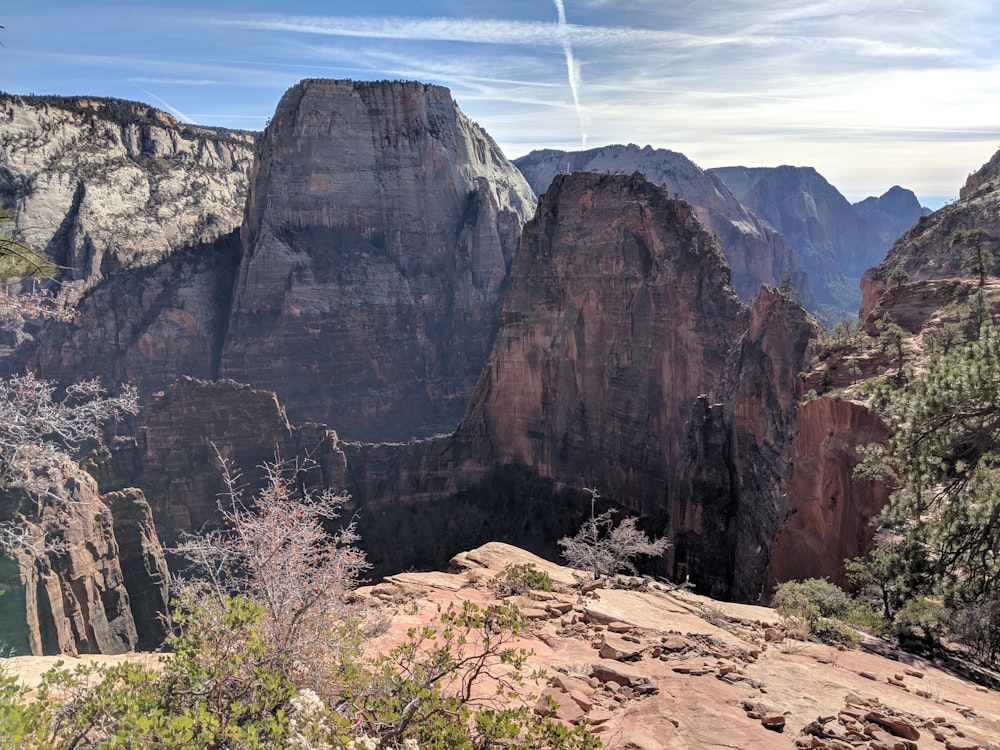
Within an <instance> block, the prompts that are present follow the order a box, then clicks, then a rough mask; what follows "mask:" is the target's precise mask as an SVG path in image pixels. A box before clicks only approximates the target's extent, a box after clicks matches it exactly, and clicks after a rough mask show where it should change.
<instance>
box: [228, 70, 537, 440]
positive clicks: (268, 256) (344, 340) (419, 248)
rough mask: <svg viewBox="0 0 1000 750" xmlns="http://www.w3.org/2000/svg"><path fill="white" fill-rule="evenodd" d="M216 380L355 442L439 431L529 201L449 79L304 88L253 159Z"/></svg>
mask: <svg viewBox="0 0 1000 750" xmlns="http://www.w3.org/2000/svg"><path fill="white" fill-rule="evenodd" d="M255 164H256V166H255V168H254V173H253V177H252V181H251V182H252V184H251V189H250V196H249V200H248V202H247V210H246V217H245V221H244V224H243V229H242V241H243V246H244V254H243V259H242V263H241V265H240V269H239V275H238V278H237V281H236V286H235V291H234V293H233V301H232V310H231V317H230V325H229V329H228V332H227V336H226V341H225V346H224V349H223V353H222V362H221V370H220V375H221V376H222V377H226V378H233V379H236V380H240V381H243V382H249V383H252V384H254V385H255V386H259V387H263V388H268V389H273V390H275V391H276V392H277V393H278V394H279V397H280V398H281V400H282V402H283V403H284V404H285V405H286V406H287V408H288V410H289V414H290V415H292V417H293V419H295V420H298V421H302V420H317V421H325V422H329V423H330V424H336V425H337V426H338V429H339V430H341V431H342V432H343V433H344V434H345V435H348V436H350V437H352V438H363V439H381V440H385V439H390V440H391V439H406V438H409V437H411V436H413V435H415V434H416V435H427V434H433V433H437V432H447V431H449V430H451V429H452V428H453V426H454V424H455V423H456V422H457V420H458V418H459V417H460V416H461V412H462V410H463V409H464V407H465V402H466V400H467V398H468V394H469V392H470V391H471V388H472V385H473V383H474V382H475V378H476V377H477V376H478V374H479V371H480V369H481V368H482V364H483V362H484V361H485V359H486V355H487V353H488V352H489V347H490V344H491V342H492V338H493V335H494V333H495V331H496V320H497V314H498V313H499V308H500V303H501V297H502V293H503V290H504V287H505V284H506V279H507V271H508V269H509V267H510V263H511V260H512V258H513V255H514V250H515V248H516V245H517V238H518V234H519V233H520V229H521V226H522V224H523V223H524V221H526V220H527V218H528V216H529V215H530V212H531V211H532V210H533V208H534V202H535V200H534V196H533V194H532V193H531V190H530V188H529V187H528V185H527V183H525V182H524V180H523V178H522V177H521V175H520V173H519V172H517V170H516V169H515V168H514V167H513V166H512V165H510V164H509V163H508V162H507V160H506V159H505V158H504V156H503V154H502V153H501V152H500V150H499V148H498V147H497V146H496V144H495V143H494V142H493V141H492V140H491V139H490V138H489V136H488V135H487V134H486V133H485V132H484V131H483V130H482V129H480V128H479V127H478V126H477V125H475V124H474V123H472V122H471V121H469V120H468V119H467V118H466V117H465V116H464V115H463V114H462V113H461V112H460V111H459V110H458V108H457V106H456V105H455V103H454V101H453V100H452V98H451V96H450V94H449V92H448V91H447V89H444V88H441V87H437V86H428V85H423V84H419V83H399V82H392V83H388V82H382V83H361V82H357V83H356V82H350V81H321V80H311V81H304V82H302V83H300V84H299V85H297V86H295V87H293V88H292V89H290V90H289V91H288V92H287V93H286V94H285V96H284V97H283V98H282V100H281V102H280V103H279V105H278V108H277V111H276V112H275V115H274V117H273V118H272V120H271V123H270V125H269V126H268V128H267V132H266V133H265V134H264V137H263V138H262V140H261V143H260V146H259V148H258V151H257V158H256V162H255Z"/></svg>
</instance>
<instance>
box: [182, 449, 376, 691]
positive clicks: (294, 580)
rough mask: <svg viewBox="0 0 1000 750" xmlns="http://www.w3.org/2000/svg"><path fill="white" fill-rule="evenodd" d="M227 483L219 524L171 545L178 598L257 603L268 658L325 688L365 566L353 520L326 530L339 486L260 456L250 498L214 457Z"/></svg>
mask: <svg viewBox="0 0 1000 750" xmlns="http://www.w3.org/2000/svg"><path fill="white" fill-rule="evenodd" d="M219 461H220V463H221V466H222V472H223V478H224V480H225V484H226V488H227V489H226V492H225V493H224V494H223V495H222V496H220V498H219V501H218V513H219V518H220V520H221V526H220V528H218V529H216V530H213V531H207V532H204V533H201V534H197V535H193V536H190V537H188V538H187V539H185V540H184V541H183V542H182V543H181V544H180V545H178V547H176V548H175V549H174V550H173V551H174V552H177V553H179V554H181V555H183V556H184V557H186V558H187V559H188V560H190V561H191V563H192V570H190V571H189V573H191V574H193V575H192V577H190V578H188V579H186V580H183V581H181V583H180V593H181V602H182V604H183V603H184V602H185V600H186V601H187V602H194V601H197V602H199V603H201V604H202V605H205V607H207V609H208V611H209V612H211V611H212V610H211V602H213V601H214V602H215V603H216V604H217V606H218V612H219V613H220V615H221V613H222V612H224V605H225V602H226V601H227V600H228V599H229V598H230V597H233V596H242V597H244V598H246V599H247V600H249V601H250V602H252V603H253V604H255V605H256V606H258V607H260V608H261V609H262V610H263V617H262V621H261V624H260V631H259V635H260V637H261V639H262V641H263V643H264V644H266V648H267V650H268V652H269V657H268V658H269V660H270V661H271V664H272V666H274V667H275V668H276V669H279V670H280V671H282V673H286V674H288V676H289V677H290V678H291V679H292V680H293V681H294V682H295V683H296V684H298V685H300V686H308V687H310V688H311V689H313V690H315V691H316V692H317V693H318V694H320V695H324V694H326V693H327V691H329V690H330V689H332V687H333V684H334V681H333V679H332V677H333V674H332V670H333V669H334V668H335V665H336V663H337V662H338V661H339V660H340V657H342V656H343V655H344V651H345V650H349V649H351V648H353V647H355V646H357V645H358V644H357V643H356V639H354V638H353V637H352V636H351V634H352V633H357V632H358V627H357V616H358V611H357V608H356V607H354V605H352V604H351V601H350V599H351V592H352V590H353V589H354V588H355V587H356V586H357V584H358V582H359V580H360V577H361V576H362V574H363V573H364V571H365V570H367V569H368V568H369V567H370V566H369V563H368V562H367V560H366V559H365V555H364V552H362V551H361V550H360V549H359V548H358V547H357V546H356V545H355V543H356V542H357V541H358V538H359V537H358V535H357V532H356V529H355V524H354V523H353V522H352V523H350V524H348V525H347V526H346V527H341V528H339V529H338V530H336V531H334V532H332V533H331V532H329V531H328V530H327V528H326V526H327V525H328V524H330V523H332V522H333V521H334V520H335V519H337V518H338V516H339V514H340V509H341V507H342V505H343V503H344V502H345V501H346V500H347V499H348V496H346V495H339V494H336V493H334V492H333V491H332V490H329V489H327V490H324V491H322V492H319V493H311V492H309V491H307V490H304V489H302V488H300V487H298V486H297V482H296V478H297V475H298V474H299V472H300V471H301V470H302V469H303V468H304V467H303V466H302V465H301V464H292V465H281V464H277V463H275V464H267V465H265V466H264V467H263V468H264V471H265V486H264V488H263V489H262V490H260V492H258V493H256V494H255V495H253V496H250V497H248V496H247V493H246V491H245V490H246V488H245V487H244V486H242V485H241V477H240V475H239V473H237V472H236V471H235V470H234V469H233V467H232V465H231V464H230V463H229V462H228V461H226V460H225V459H223V458H221V457H220V459H219Z"/></svg>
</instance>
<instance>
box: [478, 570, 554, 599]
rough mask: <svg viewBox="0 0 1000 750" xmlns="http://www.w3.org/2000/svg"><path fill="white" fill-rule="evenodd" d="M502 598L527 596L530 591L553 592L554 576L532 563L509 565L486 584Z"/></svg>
mask: <svg viewBox="0 0 1000 750" xmlns="http://www.w3.org/2000/svg"><path fill="white" fill-rule="evenodd" d="M486 587H487V588H488V589H489V590H490V591H492V592H493V593H494V594H496V595H497V596H500V597H504V596H514V595H516V594H525V593H527V592H528V591H551V590H552V576H550V575H549V574H548V573H546V572H545V571H544V570H539V569H538V568H536V567H535V566H534V565H533V564H532V563H521V564H515V563H509V564H507V565H505V566H504V569H503V570H501V571H500V572H499V573H497V574H496V575H495V576H493V577H492V578H491V579H490V580H489V581H487V583H486Z"/></svg>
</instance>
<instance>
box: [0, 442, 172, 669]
mask: <svg viewBox="0 0 1000 750" xmlns="http://www.w3.org/2000/svg"><path fill="white" fill-rule="evenodd" d="M50 480H51V481H50V484H49V487H48V491H47V493H46V494H45V496H44V497H42V496H35V495H28V494H27V493H25V492H23V491H20V490H8V491H6V492H3V493H0V520H2V522H3V523H5V524H7V525H9V527H10V528H13V529H17V530H18V531H19V534H21V536H22V539H23V542H22V543H20V544H14V545H11V546H9V548H8V549H7V550H6V552H7V554H8V555H9V556H10V559H12V560H13V561H14V562H15V563H16V564H17V568H18V571H19V579H20V585H19V587H18V590H17V591H16V592H14V593H13V595H11V596H6V595H5V596H4V597H2V598H0V608H2V610H0V611H2V619H3V620H4V621H5V622H6V623H7V626H8V628H11V623H18V625H16V626H14V627H13V628H11V630H12V631H14V632H16V633H17V634H18V636H19V638H18V641H16V642H14V643H10V644H7V645H8V646H13V647H15V648H18V647H19V648H20V649H21V651H24V652H30V653H32V654H79V653H105V654H118V653H124V652H126V651H132V650H134V649H136V648H153V647H155V646H157V645H159V644H160V643H161V642H162V641H163V638H164V637H165V636H166V634H167V623H166V620H164V619H163V616H164V615H165V614H166V612H167V585H168V582H169V574H168V572H167V565H166V560H165V559H164V555H163V550H162V547H161V546H160V542H159V539H158V537H157V534H156V530H155V528H154V524H153V517H152V513H151V512H150V508H149V505H148V504H147V503H146V501H145V498H144V497H143V495H142V493H141V492H140V491H139V490H130V491H127V492H120V493H111V494H109V495H106V496H100V495H99V494H98V490H97V483H96V482H95V481H94V479H93V478H92V477H91V476H90V475H89V474H87V473H86V472H84V471H83V470H82V469H80V468H79V467H78V466H77V465H76V464H75V463H73V462H72V461H69V460H68V459H67V460H65V461H64V462H63V463H62V464H60V465H57V466H53V467H52V470H51V472H50ZM8 599H10V602H9V603H8V601H5V600H8ZM15 610H16V611H15Z"/></svg>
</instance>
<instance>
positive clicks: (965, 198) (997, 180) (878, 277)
mask: <svg viewBox="0 0 1000 750" xmlns="http://www.w3.org/2000/svg"><path fill="white" fill-rule="evenodd" d="M965 229H982V230H984V231H985V232H986V233H987V240H986V244H987V246H988V247H989V248H991V249H992V252H993V255H994V258H995V261H996V262H995V263H994V265H993V267H992V268H991V269H990V274H991V275H996V273H997V270H998V268H1000V265H998V264H1000V253H998V252H997V244H998V243H1000V151H998V152H997V153H996V154H994V155H993V158H991V159H990V161H988V162H987V163H986V164H984V165H983V166H982V167H981V168H980V169H978V170H977V171H976V172H974V173H973V174H971V175H969V178H968V180H966V183H965V186H964V187H963V188H962V190H961V191H960V193H959V199H958V200H957V201H955V202H954V203H950V204H948V205H947V206H944V207H943V208H941V209H939V210H937V211H935V212H934V213H933V214H931V215H930V216H925V217H923V218H921V219H920V220H919V221H918V222H917V224H916V225H915V226H914V227H913V228H911V229H910V230H909V231H908V232H907V233H906V234H904V235H903V236H902V237H900V238H899V240H898V241H897V242H896V244H894V245H893V246H892V249H891V250H890V251H889V253H888V254H887V255H886V257H885V260H883V261H882V262H881V263H879V264H878V265H877V266H875V267H873V268H870V269H869V270H868V271H866V272H865V275H864V278H863V279H862V281H861V290H862V298H863V299H862V304H861V318H862V320H864V319H865V318H868V317H869V316H870V315H871V314H872V312H873V311H874V310H875V308H876V306H877V305H878V303H879V300H880V299H881V297H882V296H883V294H884V293H885V292H886V290H887V289H888V288H889V287H890V286H891V285H892V282H891V280H890V274H891V273H892V272H893V270H894V269H896V268H897V267H898V268H901V269H902V270H903V271H905V272H906V276H907V281H908V282H916V281H927V280H937V279H950V278H955V277H969V273H968V272H966V271H964V270H962V267H961V266H962V259H963V257H964V255H965V252H966V248H964V247H962V246H954V245H952V244H951V237H952V235H953V234H954V233H955V232H957V231H959V230H965Z"/></svg>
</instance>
